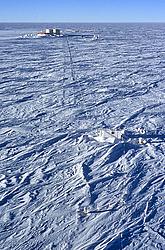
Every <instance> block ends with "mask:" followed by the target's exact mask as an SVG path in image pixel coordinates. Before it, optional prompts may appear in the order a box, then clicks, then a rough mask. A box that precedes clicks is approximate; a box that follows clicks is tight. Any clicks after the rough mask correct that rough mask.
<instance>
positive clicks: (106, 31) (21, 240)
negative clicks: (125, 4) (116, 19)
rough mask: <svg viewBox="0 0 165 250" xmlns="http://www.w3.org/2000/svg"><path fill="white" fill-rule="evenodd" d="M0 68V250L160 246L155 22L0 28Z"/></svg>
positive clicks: (164, 147) (164, 123) (163, 117)
mask: <svg viewBox="0 0 165 250" xmlns="http://www.w3.org/2000/svg"><path fill="white" fill-rule="evenodd" d="M51 26H52V27H54V26H58V27H59V28H61V29H62V30H64V31H67V30H68V29H70V30H76V32H79V34H92V35H94V34H97V35H99V39H92V38H91V37H85V36H83V37H81V36H80V37H79V36H72V37H68V38H66V37H61V38H37V39H36V38H35V36H32V37H31V38H28V37H27V38H25V37H24V35H25V34H29V33H33V34H34V32H35V31H39V30H41V29H42V28H46V27H51ZM69 32H70V31H69ZM0 61H1V63H0V249H3V250H9V249H10V250H11V249H12V250H54V249H57V250H103V249H104V250H120V249H125V250H135V249H136V250H139V249H144V250H157V249H159V250H161V249H162V250H163V249H165V217H164V214H165V198H164V197H165V191H164V187H165V158H164V154H165V144H164V142H165V87H164V85H165V24H58V25H56V24H55V25H53V24H0ZM137 127H139V128H140V127H144V128H145V131H146V133H145V134H143V135H140V134H139V132H137V130H136V128H137ZM109 128H115V129H123V128H124V130H125V132H126V135H127V136H126V138H125V140H124V141H123V140H121V141H118V142H116V143H114V144H111V143H109V142H107V141H102V142H99V141H97V140H95V139H94V137H95V135H96V134H97V132H98V131H104V130H107V129H109ZM141 136H142V137H143V139H145V141H146V143H145V144H138V140H139V138H140V137H141ZM81 210H83V212H81Z"/></svg>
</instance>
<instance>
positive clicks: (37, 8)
mask: <svg viewBox="0 0 165 250" xmlns="http://www.w3.org/2000/svg"><path fill="white" fill-rule="evenodd" d="M0 22H165V0H0Z"/></svg>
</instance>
